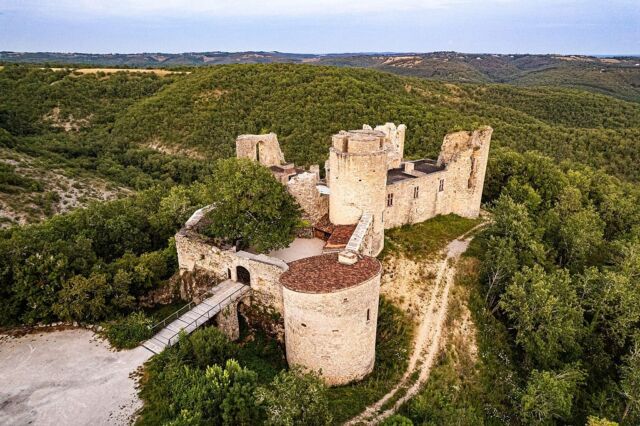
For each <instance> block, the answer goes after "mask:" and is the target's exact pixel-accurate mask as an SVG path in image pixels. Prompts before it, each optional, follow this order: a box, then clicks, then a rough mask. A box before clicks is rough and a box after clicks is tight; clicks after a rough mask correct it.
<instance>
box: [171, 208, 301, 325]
mask: <svg viewBox="0 0 640 426" xmlns="http://www.w3.org/2000/svg"><path fill="white" fill-rule="evenodd" d="M202 216H203V215H202V214H201V212H200V211H198V212H196V213H194V215H193V216H192V218H191V219H189V221H188V222H187V223H188V226H185V227H184V228H183V229H181V230H180V231H179V232H178V233H177V234H176V236H175V239H176V250H177V252H178V265H179V268H180V275H181V277H182V278H183V279H182V283H181V286H180V292H181V296H182V297H183V298H185V299H190V298H192V297H193V296H194V295H197V294H202V292H203V291H206V290H208V289H209V288H211V287H213V286H214V285H216V284H217V283H219V282H221V281H224V280H226V279H232V280H234V281H238V267H239V266H241V267H243V268H245V269H246V270H247V271H249V275H250V283H249V285H250V286H251V289H252V300H254V301H255V302H257V303H262V304H265V305H266V306H271V307H273V308H274V309H275V310H276V311H277V312H279V313H282V289H281V286H280V275H282V273H283V272H285V271H286V270H287V269H288V268H289V267H288V266H287V264H286V263H285V262H283V261H282V260H280V259H276V258H273V257H270V256H266V255H264V254H254V253H249V252H245V251H235V248H233V247H232V248H228V249H223V248H220V247H217V246H216V245H215V244H214V243H213V241H212V240H211V239H209V238H206V237H204V236H202V235H201V234H199V233H198V232H197V231H196V230H195V228H197V222H198V220H199V219H198V218H201V217H202Z"/></svg>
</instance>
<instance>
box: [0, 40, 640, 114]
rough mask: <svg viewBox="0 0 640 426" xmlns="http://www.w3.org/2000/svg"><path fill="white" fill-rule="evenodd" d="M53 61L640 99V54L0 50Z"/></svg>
mask: <svg viewBox="0 0 640 426" xmlns="http://www.w3.org/2000/svg"><path fill="white" fill-rule="evenodd" d="M3 62H5V63H16V62H17V63H48V64H55V65H54V66H62V67H65V66H67V67H70V66H76V67H87V66H94V67H103V66H108V67H143V68H158V67H162V68H171V69H188V68H191V67H201V66H215V65H228V64H269V63H295V64H302V63H305V64H313V65H331V66H339V67H359V68H373V69H376V70H381V71H387V72H391V73H394V74H398V75H404V76H412V77H421V78H428V79H432V80H439V81H449V82H456V83H460V82H463V83H509V84H512V85H516V86H522V87H531V86H552V87H569V88H576V89H581V90H586V91H590V92H595V93H601V94H605V95H610V96H615V97H618V98H620V99H626V100H630V101H635V102H638V101H640V68H638V64H639V63H640V59H639V58H638V57H637V56H635V57H634V56H627V57H625V56H616V57H595V56H587V55H553V54H551V55H536V54H513V55H508V54H490V53H461V52H429V53H356V54H354V53H341V54H323V55H318V54H301V53H284V52H185V53H132V54H126V53H124V54H107V55H101V54H90V53H60V52H0V64H1V63H3Z"/></svg>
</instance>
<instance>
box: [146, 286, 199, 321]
mask: <svg viewBox="0 0 640 426" xmlns="http://www.w3.org/2000/svg"><path fill="white" fill-rule="evenodd" d="M210 292H211V289H209V290H205V291H203V292H202V293H200V294H199V295H198V296H196V297H197V298H201V297H203V296H205V295H206V294H207V293H210ZM196 305H198V303H196V302H194V301H193V300H192V301H191V302H189V303H187V304H186V305H184V306H182V307H181V308H180V309H178V310H177V311H175V312H173V313H171V315H169V316H168V317H166V318H164V319H163V320H162V321H160V322H158V323H157V324H154V325H153V326H151V327H150V330H151V331H152V332H155V330H156V329H158V328H165V327H166V326H167V324H168V323H170V322H172V321H173V320H175V319H178V318H179V317H180V315H178V314H179V313H180V314H181V313H182V312H183V311H184V310H185V309H186V310H187V311H190V310H191V308H192V307H194V306H196ZM169 318H171V321H169ZM160 326H162V327H160Z"/></svg>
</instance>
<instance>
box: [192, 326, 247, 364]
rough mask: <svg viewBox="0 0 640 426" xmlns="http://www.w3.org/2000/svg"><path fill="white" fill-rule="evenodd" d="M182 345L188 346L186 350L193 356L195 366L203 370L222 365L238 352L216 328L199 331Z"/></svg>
mask: <svg viewBox="0 0 640 426" xmlns="http://www.w3.org/2000/svg"><path fill="white" fill-rule="evenodd" d="M182 343H184V346H188V348H187V349H185V350H188V351H189V352H190V353H192V354H193V358H194V363H195V365H196V366H197V367H199V368H202V369H204V368H207V366H210V365H214V364H220V365H222V364H224V362H225V361H226V360H227V359H229V358H233V357H234V356H235V354H236V352H237V350H236V346H235V345H234V344H233V343H232V342H230V341H229V339H228V338H227V336H225V335H224V333H223V332H222V331H220V330H219V329H218V328H216V327H205V328H202V329H200V330H197V331H196V332H195V333H193V334H192V335H191V336H189V338H188V339H185V341H184V342H181V345H182ZM181 349H182V348H181Z"/></svg>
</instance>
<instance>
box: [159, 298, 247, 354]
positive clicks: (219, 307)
mask: <svg viewBox="0 0 640 426" xmlns="http://www.w3.org/2000/svg"><path fill="white" fill-rule="evenodd" d="M245 287H248V286H242V287H240V288H239V289H237V290H235V291H234V292H233V293H231V294H230V295H228V296H227V297H225V298H224V299H222V300H221V301H220V302H218V304H217V305H215V306H213V307H211V309H207V311H206V312H205V313H203V314H202V315H200V316H199V317H198V318H196V319H194V320H193V321H191V322H190V323H188V324H187V325H186V326H184V327H182V328H181V329H180V331H178V332H177V333H174V334H173V335H172V336H171V337H169V339H168V341H167V346H173V343H175V342H173V343H172V339H174V338H175V337H176V336H178V337H179V335H180V333H181V332H182V330H184V329H186V328H188V327H189V326H190V325H192V324H194V323H197V322H198V321H199V320H200V319H201V318H203V317H204V316H206V317H207V321H208V320H209V319H211V312H212V311H213V310H214V309H215V308H218V312H220V311H222V304H223V303H224V302H226V301H227V300H229V301H230V300H231V298H232V297H233V296H235V295H236V293H238V292H240V291H245ZM218 312H216V313H215V314H214V315H216V314H217V313H218ZM196 327H197V324H196Z"/></svg>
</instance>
